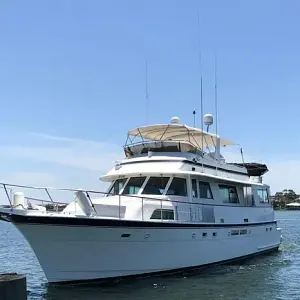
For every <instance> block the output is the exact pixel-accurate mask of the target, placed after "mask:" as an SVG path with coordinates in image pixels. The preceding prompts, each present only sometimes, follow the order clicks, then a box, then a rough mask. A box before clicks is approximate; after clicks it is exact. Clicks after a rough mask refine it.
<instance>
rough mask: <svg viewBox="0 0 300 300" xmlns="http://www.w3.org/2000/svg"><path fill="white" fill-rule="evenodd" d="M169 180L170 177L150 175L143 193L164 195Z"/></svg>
mask: <svg viewBox="0 0 300 300" xmlns="http://www.w3.org/2000/svg"><path fill="white" fill-rule="evenodd" d="M168 181H169V177H150V178H149V180H148V182H147V183H146V186H145V188H144V190H143V192H142V194H148V195H162V194H163V192H164V190H165V187H166V185H167V183H168Z"/></svg>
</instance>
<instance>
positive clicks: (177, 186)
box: [167, 177, 187, 197]
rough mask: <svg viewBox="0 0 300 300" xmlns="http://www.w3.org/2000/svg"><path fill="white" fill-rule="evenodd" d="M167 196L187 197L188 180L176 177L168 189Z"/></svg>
mask: <svg viewBox="0 0 300 300" xmlns="http://www.w3.org/2000/svg"><path fill="white" fill-rule="evenodd" d="M167 195H173V196H183V197H186V196H187V188H186V179H185V178H179V177H174V178H173V180H172V183H171V185H170V187H169V189H168V192H167Z"/></svg>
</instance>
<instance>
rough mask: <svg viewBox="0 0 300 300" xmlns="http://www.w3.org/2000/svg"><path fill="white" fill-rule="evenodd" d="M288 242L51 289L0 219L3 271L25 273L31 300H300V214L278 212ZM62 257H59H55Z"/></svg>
mask: <svg viewBox="0 0 300 300" xmlns="http://www.w3.org/2000/svg"><path fill="white" fill-rule="evenodd" d="M276 216H277V219H278V224H279V226H280V227H281V228H282V229H283V236H284V241H283V244H282V246H281V248H280V251H279V252H278V253H275V254H272V255H268V256H263V257H259V258H255V259H251V260H248V261H246V262H243V263H239V264H235V265H230V266H218V267H211V268H209V269H206V270H202V271H198V273H196V274H186V275H185V276H183V275H181V276H168V277H163V278H152V279H143V280H138V281H135V282H133V281H131V282H126V283H125V282H121V283H118V284H114V285H111V286H105V287H103V286H99V285H98V286H97V285H92V286H69V287H68V286H64V287H53V286H48V285H47V283H46V279H45V277H44V274H43V272H42V270H41V268H40V266H39V264H38V261H37V259H36V258H35V256H34V254H33V252H32V251H31V249H30V248H29V246H28V244H27V242H26V241H25V240H24V239H23V237H22V236H21V234H20V233H19V232H18V231H17V229H15V227H14V226H13V225H11V224H9V223H5V222H1V221H0V229H1V236H0V273H4V272H17V273H20V274H26V275H27V289H28V299H29V300H33V299H39V300H40V299H47V300H50V299H51V300H54V299H55V300H58V299H59V300H65V299H66V300H68V299H84V300H96V299H101V300H106V299H131V300H135V299H165V300H167V299H172V300H176V299H205V300H208V299H214V300H218V299H222V300H229V299H230V300H234V299H239V300H240V299H243V300H257V299H260V300H271V299H278V300H279V299H288V300H291V299H300V289H299V283H298V282H299V280H300V211H291V212H277V213H276ZM53 255H59V253H53Z"/></svg>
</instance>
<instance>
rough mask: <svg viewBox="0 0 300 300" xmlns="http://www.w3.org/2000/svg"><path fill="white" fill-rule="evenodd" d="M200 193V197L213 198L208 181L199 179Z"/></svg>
mask: <svg viewBox="0 0 300 300" xmlns="http://www.w3.org/2000/svg"><path fill="white" fill-rule="evenodd" d="M199 193H200V198H204V199H213V196H212V193H211V189H210V185H209V183H208V182H202V181H199Z"/></svg>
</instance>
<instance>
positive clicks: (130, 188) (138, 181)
mask: <svg viewBox="0 0 300 300" xmlns="http://www.w3.org/2000/svg"><path fill="white" fill-rule="evenodd" d="M145 179H146V177H131V178H130V179H129V181H128V183H127V184H126V186H125V188H124V190H123V192H122V194H123V195H124V194H126V195H135V194H137V193H138V192H139V190H140V188H141V186H142V185H143V183H144V181H145Z"/></svg>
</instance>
